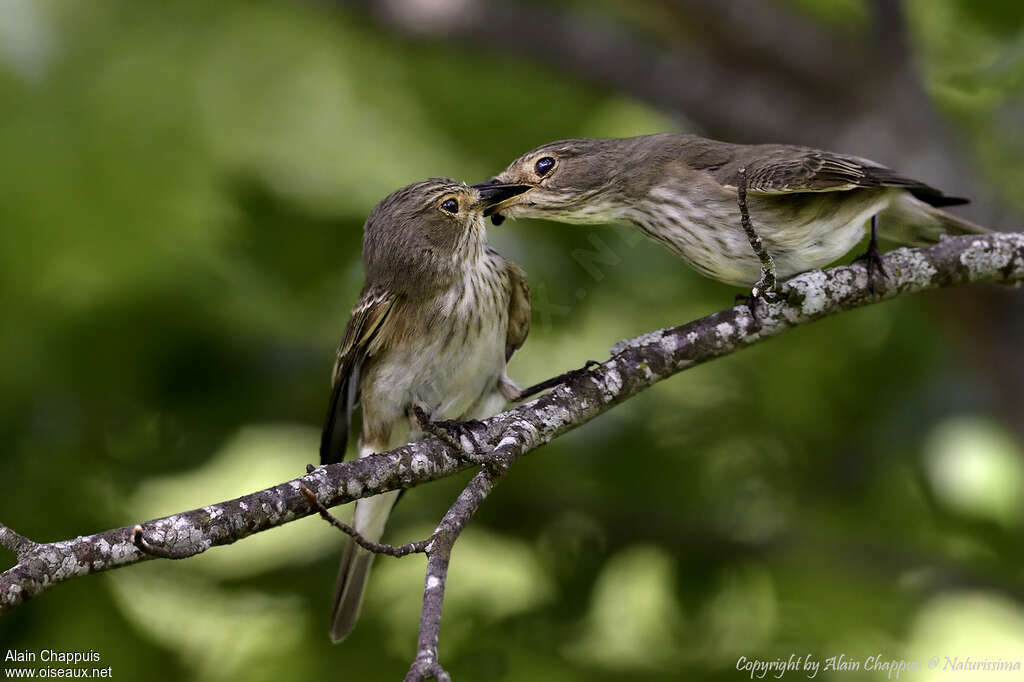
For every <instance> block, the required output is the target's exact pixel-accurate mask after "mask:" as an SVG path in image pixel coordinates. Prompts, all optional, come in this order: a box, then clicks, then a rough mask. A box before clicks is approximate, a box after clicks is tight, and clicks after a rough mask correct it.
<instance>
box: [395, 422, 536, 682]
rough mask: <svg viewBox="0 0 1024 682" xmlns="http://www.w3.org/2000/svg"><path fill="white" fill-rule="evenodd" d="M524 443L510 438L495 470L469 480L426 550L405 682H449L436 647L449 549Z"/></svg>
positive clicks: (501, 447)
mask: <svg viewBox="0 0 1024 682" xmlns="http://www.w3.org/2000/svg"><path fill="white" fill-rule="evenodd" d="M526 442H527V441H526V439H522V440H521V439H519V438H516V437H509V438H507V439H505V440H503V445H499V447H498V450H497V451H495V453H494V462H495V464H494V466H485V467H481V468H480V471H478V472H477V473H476V475H475V476H473V478H472V479H470V481H469V483H468V484H466V487H465V488H463V490H462V492H461V493H460V494H459V496H458V498H456V500H455V502H454V503H452V506H451V507H450V508H449V509H448V511H447V513H445V515H444V517H443V518H442V519H441V523H439V524H438V526H437V530H436V531H434V536H433V540H432V542H431V543H430V544H429V545H428V547H427V550H426V551H427V576H426V580H425V582H424V587H423V608H422V610H421V611H420V632H419V638H418V641H417V647H416V658H415V660H413V662H412V665H411V666H410V667H409V672H408V673H406V676H405V682H423V681H424V680H429V679H436V680H438V682H444V681H446V680H450V679H451V676H450V675H449V674H448V671H446V670H445V669H444V667H443V666H441V663H440V661H439V657H438V653H437V646H438V640H439V639H440V634H441V610H442V607H443V605H444V592H445V587H446V586H447V582H448V564H449V563H450V561H451V556H452V548H453V547H454V546H455V541H456V540H457V539H458V538H459V535H460V534H461V533H462V530H463V529H464V528H465V527H466V524H467V523H468V522H469V520H470V519H471V518H472V517H473V514H475V513H476V510H477V509H479V508H480V505H481V504H482V503H483V501H484V500H485V499H486V498H487V496H488V495H489V494H490V493H491V491H492V490H494V487H495V486H496V485H497V483H498V481H500V480H501V478H502V477H504V476H505V474H506V473H507V472H508V468H509V466H510V465H511V463H512V462H513V461H514V460H515V459H516V458H518V457H519V456H520V455H521V454H522V453H523V445H524V444H525V443H526Z"/></svg>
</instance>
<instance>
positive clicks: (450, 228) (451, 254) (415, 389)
mask: <svg viewBox="0 0 1024 682" xmlns="http://www.w3.org/2000/svg"><path fill="white" fill-rule="evenodd" d="M526 189H527V188H526V187H525V186H519V185H511V186H506V185H500V184H491V185H488V186H487V187H483V188H473V187H469V186H468V185H466V184H465V183H461V182H456V181H454V180H449V179H447V178H432V179H429V180H424V181H422V182H417V183H415V184H412V185H409V186H407V187H403V188H402V189H399V190H397V191H395V192H393V193H392V194H390V195H389V196H387V197H386V198H385V199H384V200H382V201H381V202H380V203H379V204H378V205H377V206H376V207H375V208H374V209H373V210H372V211H371V213H370V214H369V216H368V218H367V220H366V223H365V226H364V234H363V250H362V259H363V266H364V270H365V283H364V286H363V288H362V292H361V293H360V295H359V299H358V301H357V302H356V304H355V306H354V307H353V309H352V313H351V315H350V316H349V319H348V324H347V325H346V327H345V331H344V334H343V336H342V339H341V343H340V345H339V346H338V350H337V356H336V359H335V362H334V369H333V373H332V388H331V397H330V402H329V405H328V409H327V415H326V418H325V420H324V426H323V431H322V435H321V442H320V461H321V464H332V463H334V462H339V461H341V460H342V459H343V458H344V454H345V449H346V446H347V442H348V437H349V428H350V423H351V421H352V418H353V412H354V411H355V409H356V407H357V405H358V404H360V403H361V406H362V425H361V429H360V432H359V438H358V454H359V456H360V457H364V456H366V455H369V454H372V453H375V452H384V451H387V450H390V449H393V448H395V447H398V446H400V445H403V444H405V443H407V442H410V441H411V440H415V439H417V438H420V437H423V424H422V422H421V421H420V420H419V419H418V418H417V415H416V412H417V411H419V412H420V414H421V415H426V417H427V418H428V419H429V420H431V422H432V423H437V424H441V423H445V422H444V421H443V420H464V419H482V418H484V417H488V416H491V415H493V414H494V413H496V412H498V411H499V410H500V409H501V408H502V407H503V406H504V404H505V403H506V402H507V401H510V400H513V399H516V398H518V397H519V396H520V394H521V392H520V390H519V388H518V387H517V385H516V384H515V382H514V381H512V380H511V379H510V378H509V377H508V375H507V374H506V372H505V367H506V363H507V362H508V360H509V358H511V357H512V354H513V353H514V352H515V351H516V350H517V349H519V348H520V347H521V346H522V345H523V343H524V342H525V341H526V336H527V334H528V333H529V330H530V311H531V308H530V292H529V287H528V285H527V282H526V277H525V275H524V273H523V271H522V270H521V269H520V268H519V266H518V265H516V264H515V263H513V262H512V261H511V260H509V259H507V258H505V257H504V256H502V255H501V254H500V253H498V252H497V251H495V250H494V249H493V248H491V247H490V246H488V244H487V241H486V238H487V229H486V221H485V219H484V215H483V213H484V211H485V210H486V209H487V208H488V207H489V206H491V205H493V204H495V203H497V202H500V201H504V200H507V199H509V198H511V197H512V196H514V195H515V194H516V193H517V192H522V191H525V190H526ZM453 423H455V422H453ZM398 496H399V492H398V491H392V492H388V493H384V494H381V495H375V496H373V497H369V498H364V499H359V500H357V501H356V504H355V512H354V515H353V526H354V528H355V530H356V531H358V532H359V533H360V534H361V535H362V536H363V537H364V538H366V539H368V540H372V541H379V540H380V538H381V536H382V534H383V532H384V526H385V523H386V521H387V518H388V515H389V514H390V512H391V508H392V507H393V505H394V504H395V501H396V500H397V498H398ZM373 556H374V555H373V554H372V553H370V552H369V551H367V550H366V549H364V548H363V547H360V546H359V545H358V544H356V543H355V542H354V541H352V540H351V539H350V540H349V543H348V545H347V546H346V548H345V551H344V554H343V555H342V559H341V565H340V567H339V571H338V583H337V588H336V591H335V595H334V601H333V605H332V609H331V626H330V636H331V639H332V640H333V641H334V642H340V641H342V640H344V639H345V638H346V637H347V636H348V635H349V634H350V633H351V632H352V629H353V628H354V627H355V625H356V621H357V619H358V616H359V611H360V608H361V605H362V601H363V592H364V589H365V587H366V582H367V577H368V575H369V571H370V567H371V565H372V563H373Z"/></svg>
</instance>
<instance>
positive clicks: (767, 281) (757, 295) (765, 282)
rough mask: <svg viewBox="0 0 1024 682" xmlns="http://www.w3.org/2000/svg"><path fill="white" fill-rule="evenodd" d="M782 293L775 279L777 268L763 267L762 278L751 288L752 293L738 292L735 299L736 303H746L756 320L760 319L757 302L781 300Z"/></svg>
mask: <svg viewBox="0 0 1024 682" xmlns="http://www.w3.org/2000/svg"><path fill="white" fill-rule="evenodd" d="M781 298H782V295H781V294H780V293H779V288H778V283H777V282H776V280H775V268H774V267H773V268H771V269H769V268H767V267H764V268H761V279H759V280H757V283H756V284H754V286H753V287H751V288H750V294H749V295H747V294H736V298H735V299H734V301H735V302H736V303H745V304H746V305H747V309H748V310H749V311H750V316H751V317H753V318H754V321H755V322H757V321H759V318H758V315H757V304H758V302H760V301H764V302H765V303H775V302H777V301H779V300H781Z"/></svg>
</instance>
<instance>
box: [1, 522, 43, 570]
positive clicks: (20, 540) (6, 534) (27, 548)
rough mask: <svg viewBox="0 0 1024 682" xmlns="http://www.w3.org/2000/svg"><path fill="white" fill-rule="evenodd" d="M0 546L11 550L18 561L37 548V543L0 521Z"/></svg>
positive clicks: (21, 560) (23, 559)
mask: <svg viewBox="0 0 1024 682" xmlns="http://www.w3.org/2000/svg"><path fill="white" fill-rule="evenodd" d="M0 547H6V548H7V549H9V550H11V551H12V552H14V554H15V555H16V556H17V557H18V561H19V562H23V561H25V559H26V558H27V557H28V556H29V555H31V554H32V553H33V552H35V551H36V550H37V549H38V548H39V545H38V544H37V543H35V542H32V541H31V540H29V539H28V538H27V537H25V536H24V535H20V534H18V533H15V532H14V531H13V530H11V529H10V528H8V527H7V526H5V525H4V524H2V523H0Z"/></svg>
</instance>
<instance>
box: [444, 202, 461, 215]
mask: <svg viewBox="0 0 1024 682" xmlns="http://www.w3.org/2000/svg"><path fill="white" fill-rule="evenodd" d="M441 210H442V211H444V212H445V213H451V214H452V215H455V214H456V213H458V212H459V202H458V201H456V200H455V199H445V200H444V201H442V202H441Z"/></svg>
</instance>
